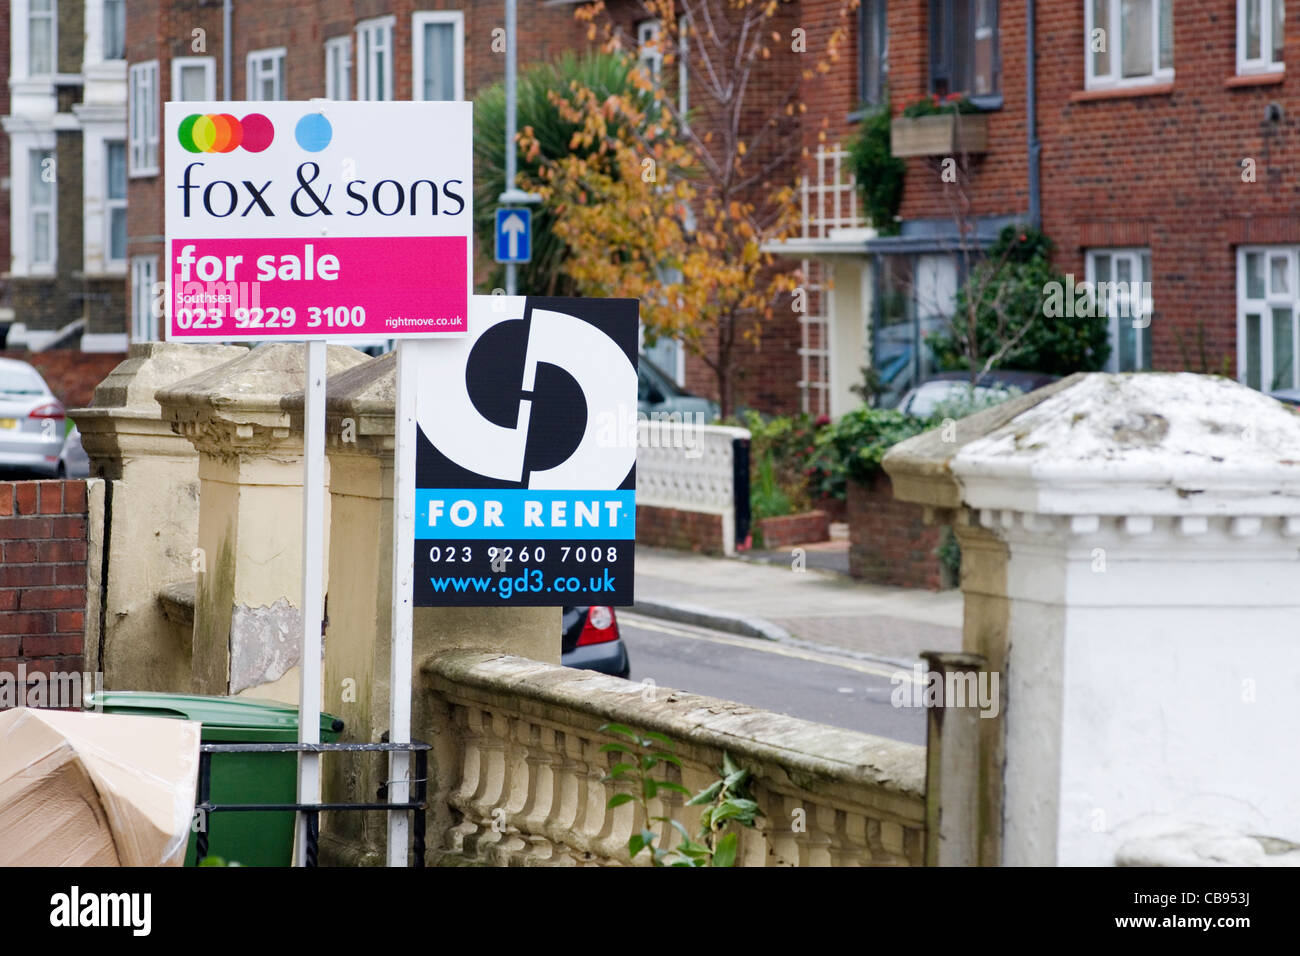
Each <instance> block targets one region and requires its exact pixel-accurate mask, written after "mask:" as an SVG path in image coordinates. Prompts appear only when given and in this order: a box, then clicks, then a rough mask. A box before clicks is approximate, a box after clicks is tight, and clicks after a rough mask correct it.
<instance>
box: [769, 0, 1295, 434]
mask: <svg viewBox="0 0 1300 956" xmlns="http://www.w3.org/2000/svg"><path fill="white" fill-rule="evenodd" d="M817 6H818V5H817V4H816V3H814V2H811V0H808V2H805V4H804V9H805V11H807V12H808V14H811V13H812V12H813V11H814V10H815V9H816V8H817ZM1031 10H1032V11H1033V13H1034V15H1035V18H1036V23H1035V26H1034V29H1033V37H1032V43H1030V42H1029V40H1030V38H1029V37H1028V35H1027V34H1028V32H1029V31H1028V30H1027V21H1028V16H1029V12H1030V11H1031ZM858 16H859V22H860V25H861V27H862V30H861V36H860V42H859V44H858V45H857V50H855V55H854V56H853V57H849V58H845V59H844V60H842V61H841V62H840V63H839V64H838V66H837V68H836V69H835V70H834V71H833V72H832V74H831V75H829V76H827V77H825V78H822V79H821V80H820V85H819V86H817V85H810V94H809V96H808V97H807V102H808V104H809V109H810V112H816V113H818V114H820V117H819V122H820V124H821V125H820V126H818V125H816V124H809V125H808V126H807V127H806V128H805V143H806V145H807V146H808V147H809V149H810V151H815V149H816V146H817V145H818V143H817V142H816V140H815V139H812V138H810V137H816V136H818V135H819V134H820V133H822V132H825V133H826V134H827V136H826V143H827V144H833V143H835V142H841V141H844V140H845V139H847V138H848V137H849V136H851V135H853V132H854V126H853V120H852V116H851V113H852V104H853V103H854V101H855V99H856V100H857V101H859V102H860V101H862V100H868V101H869V100H870V99H871V98H872V94H873V92H874V91H877V90H880V89H883V88H884V87H885V86H887V88H888V93H889V100H890V105H891V108H892V113H893V115H894V116H895V117H898V116H899V115H900V114H901V113H902V111H903V109H904V108H905V107H906V106H907V105H908V104H910V103H913V102H915V101H917V100H919V99H921V98H923V97H926V96H929V95H931V94H933V93H939V94H943V95H946V94H949V93H963V94H966V96H967V97H968V98H969V99H970V100H971V101H972V102H973V103H975V104H976V105H977V106H979V107H980V109H981V113H980V114H979V116H978V118H977V122H978V124H979V125H980V126H981V127H982V128H983V129H984V130H985V131H986V135H985V136H984V137H983V139H984V142H982V143H980V144H979V145H978V146H977V147H974V148H971V149H970V150H969V156H968V158H969V188H968V196H969V199H970V202H971V206H970V214H971V217H972V219H973V225H974V230H975V231H974V232H973V233H971V236H972V237H973V240H974V244H986V243H987V242H989V241H991V240H992V238H993V237H995V236H996V234H997V232H998V230H999V229H1000V227H1001V226H1003V225H1004V224H1007V223H1010V222H1032V221H1034V220H1035V219H1037V220H1038V221H1040V222H1041V226H1042V228H1043V230H1044V231H1045V232H1046V233H1047V234H1048V235H1049V236H1050V237H1051V238H1052V239H1053V240H1054V242H1055V243H1056V249H1057V251H1056V265H1057V266H1058V268H1059V269H1060V270H1061V271H1062V272H1065V273H1067V274H1068V275H1070V276H1072V277H1073V278H1074V281H1075V282H1076V283H1082V282H1084V281H1089V282H1097V281H1103V282H1104V281H1132V282H1142V283H1149V285H1148V286H1146V287H1145V289H1146V292H1145V293H1144V294H1145V296H1146V297H1147V299H1148V301H1147V302H1146V308H1145V310H1144V312H1145V314H1144V315H1143V316H1142V317H1141V318H1140V319H1138V320H1135V321H1129V320H1128V319H1127V318H1126V317H1124V316H1122V315H1121V314H1120V312H1122V309H1120V308H1119V305H1121V304H1120V303H1115V302H1113V301H1112V302H1111V303H1110V307H1109V311H1110V312H1111V313H1113V314H1112V317H1111V345H1112V350H1111V358H1110V363H1109V367H1110V368H1111V369H1112V370H1131V369H1142V368H1153V369H1182V368H1186V369H1191V370H1194V371H1210V372H1226V374H1228V375H1231V376H1235V377H1237V378H1239V379H1240V380H1242V381H1244V382H1246V383H1247V384H1250V385H1252V386H1254V387H1258V388H1263V389H1264V390H1266V391H1268V390H1274V389H1280V388H1295V387H1297V386H1300V377H1298V376H1300V373H1298V371H1297V366H1296V361H1295V356H1296V354H1297V352H1298V351H1300V322H1298V320H1297V314H1298V311H1297V310H1298V309H1300V293H1298V292H1297V289H1298V288H1300V215H1297V213H1296V199H1297V190H1298V189H1300V185H1298V183H1300V177H1298V176H1297V173H1300V168H1298V165H1300V160H1298V159H1297V155H1296V146H1297V117H1296V116H1295V115H1293V110H1294V109H1295V106H1294V104H1295V102H1296V100H1295V99H1293V98H1292V97H1291V96H1290V95H1289V93H1290V90H1291V88H1292V85H1293V84H1294V83H1295V78H1294V76H1293V75H1291V74H1293V73H1294V69H1295V64H1294V63H1293V64H1292V69H1291V71H1288V70H1287V68H1286V61H1287V60H1288V59H1293V60H1294V59H1295V55H1296V50H1297V42H1300V41H1296V40H1294V39H1292V40H1291V41H1290V43H1288V42H1287V40H1286V37H1285V29H1284V26H1283V23H1284V20H1283V12H1282V0H1213V2H1207V3H1200V4H1194V5H1192V4H1183V5H1179V6H1178V7H1177V8H1176V9H1175V7H1174V5H1173V3H1172V0H1141V2H1123V3H1121V0H1040V2H1037V3H1032V4H1030V5H1029V6H1028V7H1026V5H1024V4H1008V3H999V2H998V0H925V2H920V0H918V2H906V3H904V2H897V0H863V2H862V5H861V10H860V12H859V14H858ZM809 19H810V20H811V19H812V18H811V16H810V17H809ZM1031 48H1032V50H1033V66H1034V69H1033V70H1032V71H1031V70H1029V68H1028V67H1029V59H1028V57H1029V50H1030V49H1031ZM855 80H856V81H857V83H856V87H855V86H854V81H855ZM1031 84H1032V87H1033V90H1034V93H1035V94H1036V106H1035V108H1034V110H1033V113H1034V116H1033V119H1034V124H1033V130H1032V132H1031V124H1030V122H1029V120H1030V112H1029V108H1028V103H1029V91H1030V88H1031ZM814 90H815V92H814ZM854 94H856V96H855V95H854ZM1031 139H1032V140H1034V141H1035V142H1033V143H1032V144H1031ZM897 148H898V143H897V142H895V149H896V150H897ZM950 155H953V153H952V150H951V149H948V150H944V149H940V148H935V149H933V150H932V151H931V153H930V155H925V156H915V155H913V156H910V157H909V158H907V160H906V164H907V175H906V185H905V191H904V196H903V200H902V205H901V208H900V210H899V215H900V218H901V223H900V226H901V228H900V230H899V234H898V235H896V236H888V237H868V238H866V239H863V238H861V236H860V235H857V234H855V233H854V231H853V228H847V227H860V226H861V225H863V224H864V223H863V221H862V217H861V214H860V213H855V214H852V215H850V214H849V213H846V212H845V211H844V210H851V209H852V203H851V193H847V192H846V190H845V185H846V180H847V176H846V174H844V173H842V172H841V173H840V174H839V175H838V176H835V175H832V170H830V169H829V164H830V163H831V160H830V159H829V158H827V159H825V160H824V161H823V162H820V163H819V162H818V160H817V158H816V156H815V155H813V156H810V158H809V160H808V161H807V163H806V166H805V175H806V176H807V177H808V179H807V181H808V183H809V184H810V186H811V188H810V189H809V190H807V192H808V194H809V195H810V196H811V197H812V199H813V200H814V202H813V212H812V214H811V215H810V216H808V217H806V225H805V233H806V238H805V239H804V240H803V242H802V245H800V244H799V243H794V244H787V251H791V252H797V253H801V254H803V255H808V256H810V257H812V258H813V259H814V261H820V263H821V265H822V270H821V271H822V273H823V274H826V273H828V272H834V273H836V275H835V280H836V281H835V283H834V289H833V290H831V291H829V292H827V293H826V294H825V299H826V300H827V301H826V302H819V301H818V297H817V296H814V298H813V303H814V308H813V309H812V310H811V321H806V322H805V326H806V332H805V343H804V347H805V352H806V353H807V354H808V355H809V356H810V357H811V360H812V361H811V363H810V364H811V365H812V366H813V371H814V373H818V374H820V375H821V376H822V378H823V382H822V383H821V384H820V388H821V389H822V391H823V392H825V393H829V394H832V395H839V396H841V401H840V404H841V405H842V404H843V390H844V382H845V380H846V376H847V374H848V373H849V372H850V371H851V370H852V369H853V368H854V366H855V365H857V364H865V361H866V356H867V355H868V354H869V355H870V356H871V361H872V363H873V364H874V366H875V367H876V369H877V370H878V371H880V372H881V373H882V374H887V376H892V378H893V381H894V382H895V388H894V390H893V393H892V394H893V396H895V397H896V396H897V395H898V394H899V393H900V392H901V391H902V390H903V389H904V388H906V387H907V385H908V384H910V383H911V382H912V381H914V380H915V379H916V378H917V377H924V376H925V375H926V374H928V373H929V372H930V371H931V367H930V364H929V358H928V355H927V352H926V349H925V348H924V346H923V345H919V344H918V343H919V342H920V340H921V339H922V338H923V336H924V334H925V332H926V331H928V330H930V329H933V328H935V327H936V324H937V323H938V322H939V321H940V318H939V317H940V316H941V315H942V313H943V311H944V309H945V308H950V306H951V296H952V293H953V291H954V290H955V289H956V287H957V283H958V282H959V279H960V276H959V272H960V258H961V257H960V256H958V255H956V254H955V249H956V248H957V246H958V245H959V242H958V237H957V230H956V223H955V219H954V216H953V213H952V200H953V194H952V191H951V188H950V187H945V184H944V183H943V182H942V181H941V177H940V170H941V163H942V160H943V159H944V157H945V156H950ZM1035 155H1036V156H1037V163H1036V164H1035V162H1034V160H1033V158H1032V157H1034V156H1035ZM828 156H829V154H828ZM1035 165H1037V167H1038V169H1037V177H1036V179H1037V182H1038V183H1039V185H1038V187H1037V189H1035V188H1034V185H1033V184H1034V181H1035V176H1034V172H1035V168H1034V167H1035ZM819 167H821V168H820V169H819ZM819 172H820V173H821V178H820V180H819V175H818V174H819ZM819 182H824V183H826V184H828V185H826V186H825V188H824V189H823V190H822V191H821V192H820V193H819V192H818V183H819ZM819 198H820V199H821V200H822V201H823V202H824V203H825V205H824V207H823V209H822V210H821V212H820V213H818V210H817V207H816V200H817V199H819ZM832 198H834V199H837V200H839V201H841V203H842V205H841V207H840V212H839V214H838V218H837V216H836V215H835V214H834V211H833V204H832V203H831V199H832ZM827 210H830V211H827ZM842 274H843V275H842ZM844 275H847V276H848V278H850V279H852V280H857V284H856V285H855V284H854V282H852V281H850V282H849V283H847V284H846V283H845V282H844V281H842V279H843V278H844ZM810 333H811V334H810ZM855 333H860V336H858V337H860V339H861V345H860V347H859V349H860V350H859V351H858V352H857V353H856V354H855V355H853V356H852V358H850V357H847V356H845V355H844V354H843V353H844V351H845V348H844V344H845V343H846V342H847V343H848V346H849V347H850V349H849V350H850V351H851V350H852V346H853V345H854V344H855ZM819 335H820V336H821V337H820V338H819ZM837 345H839V346H840V347H839V348H837ZM859 358H860V359H862V361H861V362H857V361H855V360H856V359H859ZM807 361H808V360H807V359H806V362H807ZM805 377H806V378H808V377H809V376H805ZM811 377H812V378H816V377H817V376H816V374H814V375H813V376H811ZM809 394H811V395H812V397H813V398H816V397H818V396H819V394H820V393H818V392H817V389H816V388H813V389H811V390H810V389H808V388H807V387H806V388H805V396H806V397H805V401H807V400H808V398H807V396H808V395H809ZM813 407H814V410H817V407H816V404H815V403H814V404H813Z"/></svg>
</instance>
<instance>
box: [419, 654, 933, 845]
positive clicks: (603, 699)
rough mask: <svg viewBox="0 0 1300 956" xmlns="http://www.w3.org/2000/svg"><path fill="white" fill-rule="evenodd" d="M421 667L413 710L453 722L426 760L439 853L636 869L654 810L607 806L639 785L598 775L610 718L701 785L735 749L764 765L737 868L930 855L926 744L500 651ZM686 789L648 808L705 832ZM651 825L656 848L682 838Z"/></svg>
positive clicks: (439, 657)
mask: <svg viewBox="0 0 1300 956" xmlns="http://www.w3.org/2000/svg"><path fill="white" fill-rule="evenodd" d="M420 677H421V680H422V684H423V688H422V689H423V693H421V694H418V695H417V701H418V703H417V708H418V709H424V710H427V712H428V719H430V720H432V721H436V722H437V723H438V725H440V726H441V727H442V728H445V730H444V732H443V733H441V734H439V735H438V737H437V739H436V740H435V741H434V745H435V749H434V754H433V760H432V761H431V768H430V769H431V776H432V778H433V779H432V780H431V783H430V797H431V806H432V809H431V811H430V812H431V819H430V822H429V832H430V833H431V834H434V835H435V836H433V837H432V838H431V840H430V846H429V849H428V862H429V863H430V864H442V865H455V864H458V863H459V864H463V863H471V864H474V863H477V864H486V865H538V866H593V865H594V866H611V865H613V866H619V865H624V866H625V865H628V863H629V858H628V852H627V840H628V837H629V836H631V835H632V834H633V833H635V832H637V831H639V830H640V829H641V827H642V824H643V821H642V820H641V819H640V810H639V809H638V808H637V807H636V805H635V804H634V803H627V804H623V805H622V806H619V807H616V808H614V809H613V810H610V809H607V807H606V804H607V802H608V800H609V798H610V797H612V796H613V795H614V794H615V793H618V792H626V790H627V786H628V785H627V784H626V783H622V782H620V783H617V784H615V783H608V782H602V778H603V777H604V776H605V775H606V774H607V773H608V772H609V770H610V768H611V767H612V766H613V764H614V763H615V762H616V758H617V757H618V755H615V754H609V753H602V752H601V751H600V747H601V746H602V745H603V744H606V743H610V742H613V741H616V740H617V741H620V742H626V741H622V739H621V738H619V737H616V736H615V735H613V734H610V733H609V732H602V731H601V730H600V729H599V728H600V727H601V726H602V725H603V724H606V723H608V722H617V723H621V724H625V725H627V726H629V727H632V728H634V729H636V730H640V731H657V732H659V733H662V734H664V735H666V736H667V737H669V738H671V739H672V740H673V741H674V743H675V748H674V752H675V753H676V754H677V756H678V757H680V759H681V761H682V767H681V769H680V771H676V770H674V768H672V767H665V768H664V769H665V770H667V771H669V772H671V773H673V775H674V776H673V777H671V778H670V779H675V780H676V781H677V782H680V783H682V784H683V785H684V786H685V787H687V788H688V789H689V790H691V792H693V793H694V792H698V791H699V790H701V789H703V788H704V787H705V786H707V785H708V784H709V783H711V782H712V781H713V780H715V779H717V777H718V773H717V768H719V767H720V766H721V764H722V755H723V752H724V751H725V752H727V753H729V754H730V755H731V758H732V760H734V761H735V762H736V763H737V764H739V765H740V766H743V767H746V768H748V769H749V770H751V771H752V773H753V785H752V791H753V794H754V797H755V799H756V800H757V802H758V804H759V806H760V808H761V810H762V813H763V816H761V817H759V819H758V826H757V827H756V828H755V829H752V830H749V829H745V830H742V831H741V837H740V843H739V852H738V855H737V865H740V866H897V865H921V864H922V863H923V862H924V852H925V846H924V844H925V822H924V821H925V796H924V790H925V772H926V771H925V748H923V747H918V746H915V745H912V744H903V743H898V742H896V741H891V740H885V739H883V738H880V737H873V736H869V735H867V734H860V733H855V732H853V731H848V730H840V729H838V728H834V727H828V726H824V725H821V724H814V723H810V722H808V721H804V720H798V719H795V718H793V717H786V716H784V715H781V714H775V713H771V712H769V711H763V710H758V709H756V708H752V707H747V706H744V705H742V704H735V703H730V702H727V701H722V700H717V699H714V698H709V697H701V696H698V695H695V694H685V693H680V692H677V691H673V690H669V689H667V688H656V687H654V686H653V685H650V684H645V685H642V684H637V683H632V682H629V681H625V680H620V679H618V678H614V677H606V676H604V675H601V674H596V673H594V672H591V671H580V670H572V669H566V668H561V667H555V666H553V665H549V664H543V663H539V662H537V661H532V660H527V659H525V658H520V657H512V656H505V655H501V654H496V653H491V652H483V651H468V650H456V651H445V652H442V653H440V654H436V655H432V656H430V657H428V658H426V659H425V660H424V662H423V665H422V667H421V674H420ZM657 769H658V768H657ZM685 799H686V798H685V797H683V796H681V795H679V794H668V795H667V797H666V799H656V800H652V801H651V804H650V809H651V816H658V815H667V816H671V817H673V818H674V819H676V820H678V821H680V822H681V823H683V824H684V825H685V826H686V828H687V830H688V831H690V832H692V833H693V832H695V831H696V829H697V828H698V824H699V812H700V808H699V807H688V806H685V805H684V803H685ZM655 829H656V830H657V832H659V833H660V842H659V845H662V846H664V847H668V848H671V847H672V846H673V845H674V844H675V843H676V842H677V841H678V837H677V834H676V831H675V830H673V829H672V828H671V827H669V826H667V825H665V824H655ZM439 834H444V836H443V838H442V840H441V841H439V839H438V837H437V835H439ZM636 862H637V863H638V864H640V865H647V864H648V863H649V857H648V854H646V853H644V852H643V853H642V854H640V855H639V856H638V858H637V861H636Z"/></svg>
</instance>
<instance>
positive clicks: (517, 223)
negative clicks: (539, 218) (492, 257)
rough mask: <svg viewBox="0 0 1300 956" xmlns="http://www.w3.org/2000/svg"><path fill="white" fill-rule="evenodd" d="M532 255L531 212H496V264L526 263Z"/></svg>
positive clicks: (526, 210)
mask: <svg viewBox="0 0 1300 956" xmlns="http://www.w3.org/2000/svg"><path fill="white" fill-rule="evenodd" d="M532 254H533V211H532V210H531V209H498V210H497V262H527V261H528V260H529V259H531V258H532Z"/></svg>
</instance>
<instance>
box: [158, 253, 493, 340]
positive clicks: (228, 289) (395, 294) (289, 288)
mask: <svg viewBox="0 0 1300 956" xmlns="http://www.w3.org/2000/svg"><path fill="white" fill-rule="evenodd" d="M467 247H468V241H467V240H466V239H465V238H464V237H463V236H420V237H411V238H394V237H386V238H362V239H330V238H327V237H322V238H318V239H306V238H304V239H173V240H172V242H171V249H170V250H169V253H170V256H169V261H168V272H169V278H170V285H169V288H170V290H171V297H172V301H171V308H170V311H169V316H168V335H167V337H168V338H169V339H177V340H185V339H189V340H202V339H208V340H218V341H231V340H241V339H243V340H252V339H307V338H342V337H360V338H408V337H421V336H430V335H454V334H461V333H464V332H465V330H466V329H467V328H468V325H467V312H468V308H469V291H470V290H469V285H468V272H469V270H468V256H469V250H468V248H467Z"/></svg>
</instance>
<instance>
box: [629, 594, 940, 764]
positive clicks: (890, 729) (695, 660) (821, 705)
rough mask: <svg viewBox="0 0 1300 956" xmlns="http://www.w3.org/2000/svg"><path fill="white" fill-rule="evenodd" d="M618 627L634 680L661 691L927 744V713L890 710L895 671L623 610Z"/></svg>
mask: <svg viewBox="0 0 1300 956" xmlns="http://www.w3.org/2000/svg"><path fill="white" fill-rule="evenodd" d="M618 621H619V631H620V633H621V634H622V636H623V640H624V641H625V642H626V643H627V650H628V655H629V657H630V658H631V660H632V676H631V679H632V680H633V681H641V680H645V679H647V678H649V679H651V680H653V681H654V682H655V683H656V684H657V685H659V686H661V687H671V688H674V689H675V690H684V691H689V692H691V693H695V694H707V695H709V696H710V697H721V698H723V699H725V700H734V701H739V702H740V703H744V704H751V705H753V706H755V707H762V708H764V709H766V710H774V711H777V712H778V713H782V714H788V715H790V716H791V717H801V718H803V719H804V720H814V721H817V722H818V723H823V724H831V725H833V726H836V727H846V728H848V729H849V730H859V731H862V732H864V733H869V734H876V735H877V736H880V737H889V738H891V739H893V740H902V741H906V742H908V743H914V744H923V743H925V711H924V710H923V709H920V708H895V707H894V706H893V705H892V704H891V703H890V695H891V693H892V692H893V690H894V688H895V686H896V685H895V684H892V683H890V676H891V675H892V674H894V673H895V669H894V668H892V667H891V666H889V665H888V664H879V663H875V662H873V661H864V660H859V659H855V658H852V657H846V656H841V655H839V654H836V653H834V652H833V649H829V652H827V651H818V650H811V649H808V648H804V647H795V646H791V645H788V644H780V643H776V642H774V641H764V640H759V639H757V638H750V637H740V636H737V635H734V634H725V633H723V632H721V631H713V630H709V629H707V628H702V627H694V626H690V625H686V624H676V623H672V622H669V621H661V620H658V619H655V618H647V617H641V616H640V615H634V614H632V613H630V612H625V611H620V612H619V615H618ZM909 677H910V675H909ZM909 686H910V685H909Z"/></svg>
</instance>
